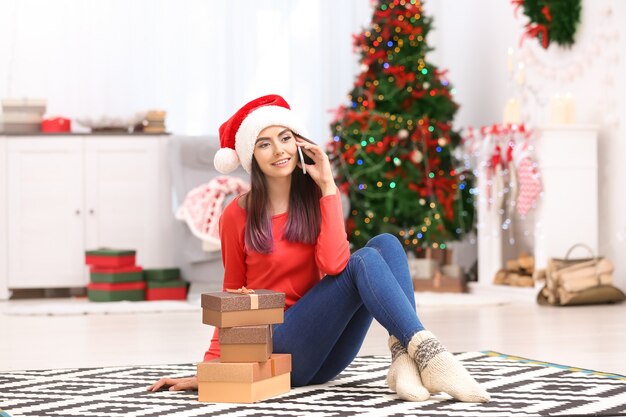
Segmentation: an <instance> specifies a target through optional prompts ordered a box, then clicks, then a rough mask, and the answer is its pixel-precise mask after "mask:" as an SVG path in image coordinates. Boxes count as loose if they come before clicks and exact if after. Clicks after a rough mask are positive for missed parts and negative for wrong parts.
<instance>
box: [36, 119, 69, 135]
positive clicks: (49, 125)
mask: <svg viewBox="0 0 626 417" xmlns="http://www.w3.org/2000/svg"><path fill="white" fill-rule="evenodd" d="M70 130H72V121H71V120H70V119H66V118H64V117H55V118H53V119H44V120H42V121H41V131H42V132H47V133H55V132H69V131H70Z"/></svg>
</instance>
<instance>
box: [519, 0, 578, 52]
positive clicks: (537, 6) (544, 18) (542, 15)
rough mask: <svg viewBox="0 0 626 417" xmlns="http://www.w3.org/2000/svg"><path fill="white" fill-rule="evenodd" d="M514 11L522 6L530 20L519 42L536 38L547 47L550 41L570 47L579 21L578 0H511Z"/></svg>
mask: <svg viewBox="0 0 626 417" xmlns="http://www.w3.org/2000/svg"><path fill="white" fill-rule="evenodd" d="M511 3H512V4H513V5H514V6H515V13H516V15H517V11H518V10H519V8H520V7H521V8H522V11H523V13H524V14H525V15H526V16H528V18H529V19H530V22H528V23H527V24H526V27H525V28H526V31H525V32H524V34H523V35H522V38H521V39H520V43H522V42H523V41H524V39H526V38H537V39H538V40H539V42H540V43H541V46H543V47H544V48H546V49H547V48H548V46H549V45H550V42H556V43H557V44H559V45H561V46H566V47H571V46H572V45H573V44H574V35H575V34H576V28H577V27H578V23H580V11H581V8H582V6H581V1H580V0H511Z"/></svg>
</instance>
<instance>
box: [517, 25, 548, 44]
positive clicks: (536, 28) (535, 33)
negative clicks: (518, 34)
mask: <svg viewBox="0 0 626 417" xmlns="http://www.w3.org/2000/svg"><path fill="white" fill-rule="evenodd" d="M540 35H541V46H543V48H544V49H548V43H549V42H548V28H547V27H545V26H544V25H542V24H539V23H536V24H533V25H528V26H527V27H526V33H524V34H523V35H522V38H521V39H520V41H519V44H520V48H521V47H522V44H523V43H524V40H525V39H526V38H539V36H540Z"/></svg>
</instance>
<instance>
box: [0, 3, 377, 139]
mask: <svg viewBox="0 0 626 417" xmlns="http://www.w3.org/2000/svg"><path fill="white" fill-rule="evenodd" d="M371 13H372V9H371V6H370V1H369V0H349V1H346V0H342V1H333V0H315V1H311V0H239V1H209V0H185V1H180V0H159V1H157V0H133V1H122V0H0V51H1V53H0V97H3V98H4V97H33V98H46V99H47V100H48V115H50V116H54V115H62V116H65V117H69V118H80V117H91V118H98V117H101V116H110V117H127V116H132V115H133V114H134V113H135V112H137V111H142V110H147V109H154V108H157V109H164V110H167V112H168V115H167V127H168V130H169V131H171V132H174V133H176V134H216V133H217V129H218V127H219V125H220V123H221V122H223V121H224V120H226V118H228V117H229V116H230V115H231V114H232V112H233V111H234V110H236V109H237V108H238V106H240V105H242V104H243V103H244V102H245V101H247V100H250V99H252V98H255V97H257V96H259V95H263V94H268V93H278V94H281V95H283V96H284V97H285V98H286V99H287V101H289V102H290V104H291V105H292V107H293V108H294V109H297V110H298V112H299V113H301V114H302V117H303V118H305V120H306V121H307V122H308V125H309V127H310V130H311V132H312V135H313V136H314V137H313V138H312V139H314V140H316V141H318V142H320V143H321V142H325V141H326V140H327V138H328V132H329V130H328V122H329V120H330V118H331V115H330V114H329V113H328V110H329V109H331V108H334V107H336V106H338V105H339V104H345V103H347V99H346V94H347V93H348V92H349V90H350V89H351V87H352V84H353V81H354V77H355V74H356V73H357V71H358V57H357V56H356V55H355V54H354V53H353V50H352V34H353V33H357V32H360V30H361V29H362V28H363V27H364V26H365V25H367V24H368V23H369V21H370V19H371Z"/></svg>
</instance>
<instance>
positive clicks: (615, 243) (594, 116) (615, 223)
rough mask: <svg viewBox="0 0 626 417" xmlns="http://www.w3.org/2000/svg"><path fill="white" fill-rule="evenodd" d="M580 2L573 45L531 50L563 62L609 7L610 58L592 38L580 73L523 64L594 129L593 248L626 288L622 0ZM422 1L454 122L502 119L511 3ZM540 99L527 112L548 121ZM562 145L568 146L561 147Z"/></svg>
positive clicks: (546, 91)
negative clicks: (453, 101)
mask: <svg viewBox="0 0 626 417" xmlns="http://www.w3.org/2000/svg"><path fill="white" fill-rule="evenodd" d="M582 3H583V13H582V20H581V25H580V27H579V31H578V33H577V40H576V44H575V45H574V47H573V48H572V50H571V51H567V50H563V49H558V48H554V47H552V46H551V47H550V49H549V50H548V51H547V52H542V51H540V52H539V53H538V54H540V56H541V57H542V58H543V59H544V61H545V62H546V63H547V64H549V65H551V66H553V67H555V68H557V69H558V68H560V67H562V66H567V64H568V62H570V61H572V59H573V58H574V57H575V56H576V55H577V54H579V53H580V51H583V50H587V49H588V48H589V45H590V42H591V40H592V39H593V38H594V36H595V35H596V34H597V33H598V31H601V30H604V29H605V27H604V24H605V23H604V22H605V20H603V13H604V11H605V10H606V9H607V8H608V7H611V8H612V10H613V16H612V18H611V19H612V21H613V23H614V27H615V29H616V30H617V31H618V32H619V38H618V40H617V42H616V44H614V45H613V46H612V50H613V52H614V53H615V54H617V58H618V60H617V62H615V60H611V59H609V60H607V58H606V53H605V54H602V53H601V52H603V51H604V52H607V51H606V48H605V47H606V45H596V46H595V47H593V45H592V47H591V51H592V52H593V54H592V55H591V56H589V57H588V58H587V60H586V62H585V65H584V67H583V68H581V71H580V75H577V76H575V77H573V78H574V79H573V80H571V81H565V82H562V81H561V82H558V81H553V80H548V79H542V77H541V76H537V74H536V73H535V74H533V73H532V71H533V70H532V68H527V76H528V78H529V79H532V83H533V84H534V85H535V86H536V87H537V88H539V94H540V95H541V96H542V97H543V99H544V100H546V99H548V100H549V98H550V97H551V96H552V94H554V93H556V92H566V91H571V92H572V93H573V94H574V96H575V97H576V106H577V109H576V110H577V121H578V122H579V123H583V124H594V125H598V126H599V127H600V128H601V130H600V143H599V167H600V171H599V173H598V176H599V182H600V184H599V206H600V207H599V232H600V252H601V254H602V255H605V256H607V257H609V258H610V259H611V260H612V261H613V262H614V263H615V265H616V271H615V279H616V281H617V284H618V286H620V287H621V288H622V289H626V256H624V255H625V254H626V193H625V192H624V190H623V185H624V182H625V180H626V143H625V140H626V103H625V102H624V93H626V79H625V78H624V77H623V76H621V74H623V73H624V69H625V61H626V33H624V32H623V30H621V29H619V25H621V24H622V23H623V22H626V2H623V1H611V0H583V2H582ZM427 8H428V10H429V11H430V13H431V14H432V15H433V17H434V18H435V26H436V30H435V31H434V32H433V33H432V36H431V38H430V43H431V44H432V45H433V46H434V47H435V48H436V51H435V52H434V53H433V54H432V55H431V57H430V60H431V61H433V62H434V63H436V64H438V65H440V66H441V67H443V68H448V69H449V70H450V71H449V74H448V75H449V79H450V80H451V82H452V83H453V84H454V86H455V87H456V88H457V91H458V94H457V100H458V102H459V103H460V105H461V108H460V110H459V113H458V115H457V117H456V119H455V124H456V126H458V127H465V126H468V125H471V126H481V125H485V124H492V123H494V122H499V121H501V119H502V111H503V108H504V103H505V100H506V99H507V97H509V96H510V95H511V94H512V93H513V87H514V86H512V85H511V84H510V83H509V82H508V74H507V69H506V57H507V48H508V47H510V46H513V47H515V48H517V46H518V42H519V38H520V36H521V34H522V23H523V18H522V16H521V13H520V17H519V18H518V19H516V18H515V17H514V14H513V7H512V6H511V4H510V2H508V1H501V0H480V1H478V0H474V1H464V2H461V1H456V0H437V1H430V2H429V3H428V4H427ZM527 42H534V41H532V40H528V41H527ZM537 49H539V48H537ZM613 52H609V53H613ZM612 67H614V68H612ZM607 70H608V71H607ZM611 71H612V74H613V75H614V81H615V82H614V85H612V86H606V85H605V84H604V83H603V78H604V77H605V76H606V75H607V73H611ZM559 90H560V91H559ZM605 95H606V96H608V98H610V99H614V100H615V105H614V106H613V105H609V106H607V103H606V101H603V100H604V98H605V97H604V96H605ZM545 104H546V108H543V109H539V110H540V111H539V112H534V116H535V117H534V121H535V122H536V123H537V124H541V123H542V122H547V121H548V120H549V118H548V109H547V104H548V103H545ZM609 104H610V103H609ZM541 110H543V111H541ZM611 112H614V114H615V116H616V117H617V120H618V123H617V124H610V123H607V120H606V116H607V114H610V113H611ZM563 151H564V152H567V148H566V146H564V149H563ZM580 198H581V199H584V198H585V196H584V195H581V196H580ZM563 210H567V207H563ZM571 227H576V225H575V224H573V225H571Z"/></svg>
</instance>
